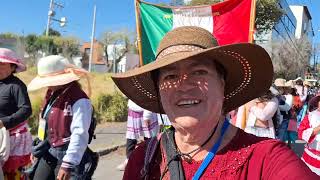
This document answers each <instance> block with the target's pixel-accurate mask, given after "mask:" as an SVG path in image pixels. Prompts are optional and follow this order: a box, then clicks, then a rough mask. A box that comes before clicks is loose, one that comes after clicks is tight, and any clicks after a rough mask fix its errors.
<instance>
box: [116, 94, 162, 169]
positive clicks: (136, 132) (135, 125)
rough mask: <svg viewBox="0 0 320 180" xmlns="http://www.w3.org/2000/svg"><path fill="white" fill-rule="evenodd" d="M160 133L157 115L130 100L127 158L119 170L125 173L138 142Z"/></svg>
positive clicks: (118, 167) (119, 166)
mask: <svg viewBox="0 0 320 180" xmlns="http://www.w3.org/2000/svg"><path fill="white" fill-rule="evenodd" d="M157 133H158V121H157V115H156V114H155V113H152V112H151V111H148V110H145V109H143V108H142V107H140V106H139V105H137V104H136V103H134V102H133V101H132V100H130V99H129V100H128V120H127V132H126V139H127V143H126V156H127V158H126V159H125V160H124V162H123V163H121V164H119V165H118V166H117V169H118V170H120V171H124V169H125V167H126V165H127V163H128V160H129V158H130V155H131V153H132V152H133V151H134V149H135V148H136V145H137V143H138V140H139V139H140V138H141V137H142V138H143V139H144V140H147V139H149V138H151V137H154V136H156V135H157Z"/></svg>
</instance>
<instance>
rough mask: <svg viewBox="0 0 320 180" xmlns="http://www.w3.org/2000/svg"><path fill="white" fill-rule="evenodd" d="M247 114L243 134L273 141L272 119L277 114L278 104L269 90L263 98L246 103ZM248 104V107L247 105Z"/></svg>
mask: <svg viewBox="0 0 320 180" xmlns="http://www.w3.org/2000/svg"><path fill="white" fill-rule="evenodd" d="M247 104H248V105H247V106H249V107H248V109H249V114H248V119H247V123H246V128H245V132H247V133H250V134H254V135H256V136H258V137H268V138H273V139H275V137H276V135H275V128H274V124H273V121H272V117H273V116H274V115H275V114H276V113H277V110H278V106H279V102H278V99H277V98H276V97H275V95H274V94H272V92H271V91H270V90H268V91H267V93H265V94H264V95H263V96H261V97H259V98H257V99H254V100H252V101H250V102H249V103H247ZM249 104H250V105H249Z"/></svg>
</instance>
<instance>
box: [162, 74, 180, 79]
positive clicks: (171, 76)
mask: <svg viewBox="0 0 320 180" xmlns="http://www.w3.org/2000/svg"><path fill="white" fill-rule="evenodd" d="M176 78H178V76H177V75H174V74H169V75H166V76H164V78H163V79H164V80H173V79H176Z"/></svg>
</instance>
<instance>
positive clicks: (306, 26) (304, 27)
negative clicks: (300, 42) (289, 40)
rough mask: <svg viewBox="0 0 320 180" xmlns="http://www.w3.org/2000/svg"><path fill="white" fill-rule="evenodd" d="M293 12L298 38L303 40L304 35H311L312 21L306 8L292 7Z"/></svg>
mask: <svg viewBox="0 0 320 180" xmlns="http://www.w3.org/2000/svg"><path fill="white" fill-rule="evenodd" d="M290 9H291V11H292V12H293V14H294V16H295V18H296V20H297V27H296V33H295V35H296V38H298V39H299V38H301V36H302V35H303V34H304V33H310V31H312V28H311V19H309V17H308V16H307V12H306V11H305V9H304V6H290Z"/></svg>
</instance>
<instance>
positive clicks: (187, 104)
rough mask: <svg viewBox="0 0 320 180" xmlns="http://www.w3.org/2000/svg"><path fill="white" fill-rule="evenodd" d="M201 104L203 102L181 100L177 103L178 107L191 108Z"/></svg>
mask: <svg viewBox="0 0 320 180" xmlns="http://www.w3.org/2000/svg"><path fill="white" fill-rule="evenodd" d="M199 103H201V100H194V99H193V100H191V99H190V100H180V101H178V102H177V103H176V105H177V106H179V107H190V106H193V105H197V104H199Z"/></svg>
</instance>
